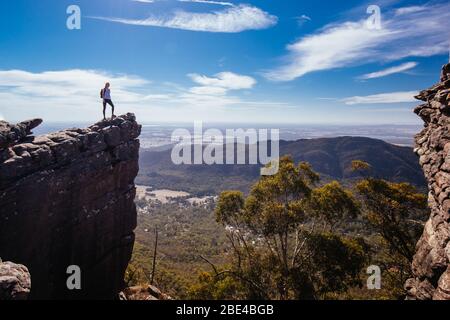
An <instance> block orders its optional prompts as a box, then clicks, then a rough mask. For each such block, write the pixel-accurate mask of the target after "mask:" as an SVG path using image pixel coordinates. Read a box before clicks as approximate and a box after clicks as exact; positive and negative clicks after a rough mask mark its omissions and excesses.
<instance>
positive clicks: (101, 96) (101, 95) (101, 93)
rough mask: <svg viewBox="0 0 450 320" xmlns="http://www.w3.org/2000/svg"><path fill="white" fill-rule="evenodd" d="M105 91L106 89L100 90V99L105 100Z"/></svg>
mask: <svg viewBox="0 0 450 320" xmlns="http://www.w3.org/2000/svg"><path fill="white" fill-rule="evenodd" d="M104 90H105V89H102V90H100V98H102V99H103V92H104Z"/></svg>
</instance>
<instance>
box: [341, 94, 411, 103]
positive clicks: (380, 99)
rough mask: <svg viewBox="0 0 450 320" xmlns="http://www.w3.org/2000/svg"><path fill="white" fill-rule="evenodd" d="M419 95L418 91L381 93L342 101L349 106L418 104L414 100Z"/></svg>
mask: <svg viewBox="0 0 450 320" xmlns="http://www.w3.org/2000/svg"><path fill="white" fill-rule="evenodd" d="M417 93H418V91H400V92H389V93H379V94H374V95H369V96H354V97H348V98H344V99H342V100H341V101H342V102H344V103H345V104H347V105H357V104H389V103H405V102H417V100H416V99H415V98H414V96H415V95H417Z"/></svg>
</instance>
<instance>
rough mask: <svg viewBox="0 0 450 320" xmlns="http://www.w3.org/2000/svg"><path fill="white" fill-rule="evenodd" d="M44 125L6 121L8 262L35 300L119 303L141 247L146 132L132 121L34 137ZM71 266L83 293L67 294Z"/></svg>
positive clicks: (2, 131) (1, 155) (3, 249)
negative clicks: (26, 280)
mask: <svg viewBox="0 0 450 320" xmlns="http://www.w3.org/2000/svg"><path fill="white" fill-rule="evenodd" d="M41 122H42V120H40V119H35V120H31V121H27V122H23V123H20V124H17V125H11V124H9V123H6V122H4V121H0V221H1V223H0V257H1V258H2V259H3V260H4V261H6V260H8V261H13V262H15V263H19V264H23V265H25V266H26V267H27V268H28V269H29V271H30V274H31V282H32V288H31V295H30V298H31V299H114V298H116V297H117V294H118V292H119V291H120V290H122V289H123V278H124V273H125V269H126V267H127V265H128V262H129V260H130V257H131V253H132V250H133V244H134V229H135V227H136V208H135V204H134V197H135V185H134V179H135V177H136V175H137V173H138V169H139V168H138V155H139V140H138V137H139V135H140V132H141V126H140V125H139V124H138V123H137V122H136V119H135V116H134V115H133V114H126V115H123V116H119V117H117V118H114V119H112V120H107V121H102V122H99V123H96V124H94V125H93V126H91V127H89V128H86V129H78V128H75V129H67V130H64V131H60V132H56V133H52V134H48V135H44V136H38V137H33V136H30V134H31V130H32V129H33V128H34V127H36V126H37V125H39V124H40V123H41ZM70 266H76V267H79V270H80V271H81V272H80V275H81V277H80V285H81V290H69V289H68V287H67V279H68V278H69V277H70V276H71V275H70V274H68V273H67V270H68V268H69V267H70ZM69 270H70V269H69Z"/></svg>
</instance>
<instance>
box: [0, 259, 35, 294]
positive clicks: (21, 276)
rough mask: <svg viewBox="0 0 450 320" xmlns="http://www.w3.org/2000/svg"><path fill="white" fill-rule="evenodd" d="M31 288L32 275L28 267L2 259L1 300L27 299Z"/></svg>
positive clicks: (0, 269) (0, 271)
mask: <svg viewBox="0 0 450 320" xmlns="http://www.w3.org/2000/svg"><path fill="white" fill-rule="evenodd" d="M30 288H31V276H30V273H29V272H28V269H27V267H25V266H23V265H20V264H15V263H12V262H1V261H0V300H26V299H27V298H28V295H29V294H30Z"/></svg>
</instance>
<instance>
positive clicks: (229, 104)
mask: <svg viewBox="0 0 450 320" xmlns="http://www.w3.org/2000/svg"><path fill="white" fill-rule="evenodd" d="M188 76H189V78H190V79H191V80H192V85H191V86H188V87H183V86H180V85H178V84H173V83H169V84H167V83H153V82H152V81H150V80H148V79H144V78H141V77H138V76H133V75H126V74H112V73H107V72H103V71H98V70H61V71H45V72H39V73H33V72H28V71H23V70H0V101H4V102H5V103H4V106H5V107H4V108H3V107H2V108H3V109H2V114H3V115H5V116H8V118H10V117H11V114H16V115H17V114H20V115H24V116H23V118H31V117H44V118H45V119H50V120H52V121H55V120H74V119H86V118H90V117H92V116H93V115H98V114H99V110H100V105H101V99H100V97H99V94H100V89H101V88H102V87H103V86H104V84H105V82H110V83H111V85H112V98H113V101H114V102H115V104H116V109H117V112H125V111H126V112H135V113H137V114H138V115H141V116H142V117H143V118H146V119H155V118H158V119H162V120H163V121H170V120H172V121H174V120H177V121H180V120H181V121H190V120H193V119H207V118H208V117H212V118H214V117H216V118H215V119H216V120H217V113H218V112H221V110H222V111H223V110H227V109H229V108H240V109H239V110H243V109H249V108H255V109H258V108H266V107H267V106H278V107H279V106H282V105H284V104H283V103H279V102H271V101H257V100H256V101H255V100H251V99H250V98H242V97H240V96H239V95H235V94H232V93H234V92H236V93H237V92H238V91H239V90H248V89H251V88H253V87H254V86H255V85H256V81H255V80H254V79H253V78H251V77H248V76H245V75H239V74H236V73H233V72H222V73H219V74H216V75H214V76H205V75H199V74H190V75H188ZM121 110H122V111H121ZM174 110H177V111H174ZM17 118H19V119H17ZM23 118H22V116H16V118H15V120H20V119H22V120H23ZM188 119H189V120H188ZM219 119H220V117H219Z"/></svg>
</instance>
